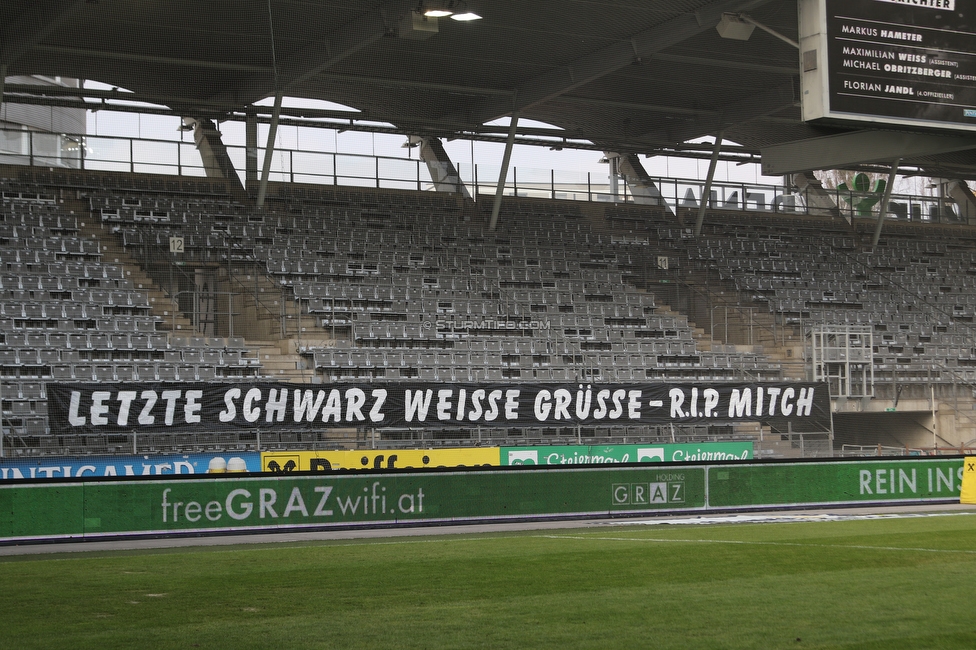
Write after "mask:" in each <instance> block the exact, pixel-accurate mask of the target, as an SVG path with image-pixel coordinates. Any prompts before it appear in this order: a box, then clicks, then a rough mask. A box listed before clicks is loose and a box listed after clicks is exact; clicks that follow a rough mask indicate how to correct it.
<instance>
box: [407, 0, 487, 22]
mask: <svg viewBox="0 0 976 650" xmlns="http://www.w3.org/2000/svg"><path fill="white" fill-rule="evenodd" d="M419 11H420V13H422V14H423V15H424V16H427V17H428V18H446V17H447V16H450V17H451V19H452V20H458V21H462V22H466V21H469V20H479V19H480V18H481V16H479V15H478V14H476V13H475V12H473V11H471V10H469V9H468V5H467V3H466V2H464V0H424V1H423V2H421V3H420V8H419Z"/></svg>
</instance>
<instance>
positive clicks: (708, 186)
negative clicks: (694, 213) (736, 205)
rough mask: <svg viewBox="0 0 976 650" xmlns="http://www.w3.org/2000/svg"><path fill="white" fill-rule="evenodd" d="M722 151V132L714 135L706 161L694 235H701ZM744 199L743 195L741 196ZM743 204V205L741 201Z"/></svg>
mask: <svg viewBox="0 0 976 650" xmlns="http://www.w3.org/2000/svg"><path fill="white" fill-rule="evenodd" d="M721 151H722V132H721V131H719V132H718V134H716V136H715V148H714V149H712V158H711V160H709V161H708V174H707V175H706V176H705V189H703V190H702V197H701V202H700V203H699V204H698V218H697V219H695V237H701V231H702V224H703V223H705V210H706V209H707V208H708V204H709V203H710V202H711V200H712V181H713V180H715V168H716V167H717V166H718V154H719V153H721ZM742 198H743V201H745V197H742ZM743 205H745V204H744V203H743Z"/></svg>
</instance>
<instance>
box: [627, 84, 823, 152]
mask: <svg viewBox="0 0 976 650" xmlns="http://www.w3.org/2000/svg"><path fill="white" fill-rule="evenodd" d="M798 101H799V100H798V96H797V92H796V84H795V82H794V81H792V80H791V81H789V82H788V83H783V84H780V85H778V86H775V87H773V88H770V89H769V90H765V91H763V92H761V93H756V94H754V95H750V96H748V97H746V98H744V99H741V100H739V101H735V102H732V103H730V104H728V105H725V106H723V107H722V110H721V111H719V112H718V113H716V114H713V116H712V117H701V118H698V119H695V120H688V121H687V122H685V123H681V122H679V123H678V125H677V126H675V127H673V128H669V129H661V130H657V131H652V132H650V133H644V134H642V135H640V136H638V137H637V138H636V140H637V141H639V142H648V143H650V142H668V143H671V142H685V141H686V140H691V139H692V138H697V137H700V136H703V135H706V134H709V133H715V132H716V131H722V130H725V129H727V128H728V127H730V126H733V125H735V124H741V123H743V122H748V121H749V120H754V119H757V118H760V117H764V116H766V115H770V114H772V113H776V112H778V111H781V110H783V109H784V108H789V107H791V106H795V105H796V104H797V102H798ZM807 169H810V168H809V167H808V168H807Z"/></svg>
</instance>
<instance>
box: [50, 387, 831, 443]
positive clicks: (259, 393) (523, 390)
mask: <svg viewBox="0 0 976 650" xmlns="http://www.w3.org/2000/svg"><path fill="white" fill-rule="evenodd" d="M47 393H48V409H49V418H50V422H51V429H52V432H55V433H58V434H86V435H98V434H112V433H125V434H132V433H133V432H134V433H160V432H164V431H194V430H201V431H207V432H211V433H212V432H219V431H241V430H248V431H254V430H261V431H296V430H312V431H314V430H321V429H326V428H330V427H351V426H364V427H373V428H384V427H398V428H400V427H413V428H435V427H436V428H440V427H501V428H508V427H520V426H522V427H534V426H568V427H571V426H601V425H668V424H679V425H680V424H697V423H716V424H717V423H724V422H766V423H776V424H777V425H778V426H781V427H782V428H785V427H786V425H787V424H792V425H793V427H794V428H801V430H806V431H809V430H812V429H823V430H826V429H827V428H829V426H830V396H829V395H828V393H827V386H826V384H823V383H820V384H818V383H804V382H776V383H772V382H770V383H754V384H726V383H714V384H712V383H707V382H704V383H700V384H661V383H656V384H592V383H591V384H578V383H574V384H520V383H514V384H494V383H493V384H443V383H436V384H423V383H418V384H413V383H411V384H406V383H375V384H351V385H350V384H341V385H338V384H337V385H332V386H329V385H307V386H296V385H294V384H285V383H269V382H258V383H253V384H244V383H235V384H210V383H200V384H197V383H194V384H184V383H165V384H163V383H160V384H49V385H48V387H47Z"/></svg>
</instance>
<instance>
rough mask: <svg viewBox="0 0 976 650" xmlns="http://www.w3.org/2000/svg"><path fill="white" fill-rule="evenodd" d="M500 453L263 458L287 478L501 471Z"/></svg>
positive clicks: (269, 454)
mask: <svg viewBox="0 0 976 650" xmlns="http://www.w3.org/2000/svg"><path fill="white" fill-rule="evenodd" d="M498 452H499V449H498V447H465V448H461V447H458V448H445V449H352V450H341V449H339V450H332V451H326V450H322V451H266V452H264V453H262V454H261V469H262V471H265V472H273V473H275V474H287V473H288V472H328V471H332V470H340V469H403V468H408V467H409V468H414V469H425V468H431V467H497V466H498V465H499V464H500V463H499V455H498Z"/></svg>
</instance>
